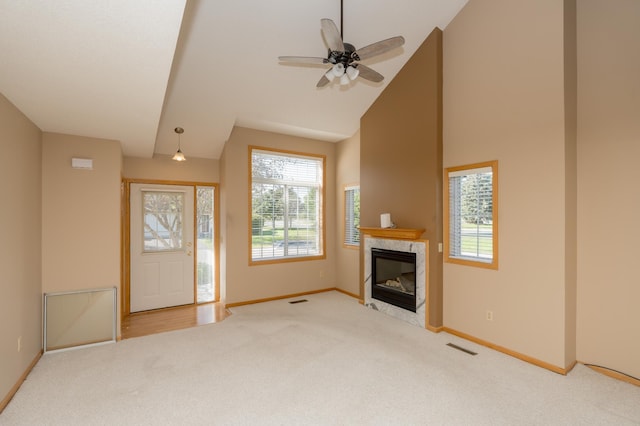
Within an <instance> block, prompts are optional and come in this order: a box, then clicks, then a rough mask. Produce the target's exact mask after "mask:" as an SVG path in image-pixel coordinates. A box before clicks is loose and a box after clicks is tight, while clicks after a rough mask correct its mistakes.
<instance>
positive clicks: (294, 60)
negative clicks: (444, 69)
mask: <svg viewBox="0 0 640 426" xmlns="http://www.w3.org/2000/svg"><path fill="white" fill-rule="evenodd" d="M320 27H321V29H322V35H323V36H324V39H325V41H326V43H327V45H328V47H329V53H328V54H327V57H326V58H321V57H309V56H279V57H278V59H279V60H280V62H283V63H289V64H304V65H330V66H331V68H329V70H328V71H326V72H325V73H324V74H323V75H322V77H320V80H319V81H318V84H316V87H324V86H326V85H327V84H329V83H330V82H331V81H333V79H334V78H340V84H341V85H347V84H349V82H350V81H353V80H355V79H356V78H358V76H360V77H362V78H364V79H365V80H369V81H373V82H374V83H379V82H381V81H382V80H384V77H383V76H382V74H380V73H378V72H377V71H374V70H373V69H371V68H369V67H368V66H366V65H364V64H362V63H360V61H364V60H366V59H370V58H373V57H374V56H378V55H381V54H383V53H386V52H388V51H390V50H392V49H395V48H397V47H400V46H402V45H403V44H404V38H403V37H402V36H397V37H391V38H389V39H386V40H382V41H378V42H376V43H373V44H370V45H368V46H365V47H363V48H361V49H356V48H355V47H354V46H353V45H352V44H349V43H345V42H344V41H343V40H342V35H341V33H342V31H338V28H337V27H336V24H335V23H334V22H333V21H332V20H331V19H326V18H324V19H321V20H320ZM340 28H341V30H342V0H341V1H340Z"/></svg>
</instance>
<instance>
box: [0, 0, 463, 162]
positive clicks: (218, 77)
mask: <svg viewBox="0 0 640 426" xmlns="http://www.w3.org/2000/svg"><path fill="white" fill-rule="evenodd" d="M343 1H344V5H343V14H342V18H343V38H344V40H345V41H346V42H349V43H351V44H353V45H354V46H355V47H356V48H359V47H363V46H366V45H368V44H371V43H373V42H376V41H379V40H382V39H386V38H389V37H393V36H397V35H402V36H403V37H404V38H405V40H406V42H405V44H404V46H403V47H402V48H399V49H396V50H394V51H391V52H388V53H386V54H384V55H381V56H379V57H376V58H373V59H371V60H369V61H365V62H363V63H365V64H366V65H368V66H370V67H371V68H373V69H375V70H376V71H378V72H380V73H381V74H383V75H384V76H385V80H384V81H383V82H381V83H371V82H368V81H365V80H362V79H360V78H359V79H357V80H356V81H354V82H352V83H350V84H349V85H348V86H340V85H339V84H337V83H332V84H331V85H329V86H326V87H324V88H320V89H318V88H316V83H317V81H318V80H319V79H320V77H321V76H322V73H323V72H324V71H325V68H328V67H322V66H321V67H318V66H292V65H284V64H281V63H279V61H278V56H282V55H295V56H317V57H326V55H327V46H326V44H325V42H324V40H323V38H322V34H321V31H320V19H321V18H329V19H332V20H333V21H334V22H335V23H336V24H337V25H338V27H340V18H341V13H340V0H305V1H299V0H268V1H265V0H233V1H224V2H223V1H216V0H186V1H185V0H171V1H167V0H135V1H132V0H92V1H86V0H0V55H1V56H2V65H1V66H0V92H1V93H2V94H4V95H5V96H6V97H7V98H8V99H9V100H10V101H11V102H12V103H13V104H14V105H15V106H16V107H17V108H19V109H20V110H21V111H22V112H23V113H24V114H25V115H26V116H27V117H29V118H30V119H31V120H32V121H33V122H34V123H35V124H36V125H37V126H38V127H40V129H41V130H43V131H49V132H58V133H67V134H74V135H81V136H91V137H97V138H105V139H114V140H118V141H121V143H122V148H123V152H124V155H126V156H134V157H146V158H150V157H152V156H154V155H171V154H172V153H173V152H174V151H175V149H176V145H177V135H176V134H175V133H174V131H173V129H174V128H175V127H177V126H180V127H183V128H184V129H185V132H184V134H183V135H182V140H181V144H182V150H183V151H184V152H185V154H186V156H187V158H188V157H202V158H212V159H216V158H219V156H220V154H221V153H222V149H223V147H224V143H225V142H226V141H227V139H228V137H229V135H230V133H231V130H232V129H233V126H234V125H238V126H243V127H250V128H254V129H260V130H267V131H274V132H279V133H284V134H290V135H298V136H306V137H312V138H316V139H321V140H327V141H334V142H335V141H338V140H342V139H344V138H347V137H349V136H351V135H353V134H354V133H355V132H356V131H357V130H358V128H359V124H360V117H361V116H362V115H363V114H364V112H366V110H367V109H368V108H369V106H370V105H371V104H372V103H373V101H374V100H375V99H376V98H377V96H378V95H379V94H380V93H381V92H382V90H383V89H384V87H385V86H386V85H387V84H388V83H389V81H391V80H392V79H393V77H394V76H395V75H396V74H397V73H398V71H399V70H400V69H401V68H402V66H403V65H404V64H405V63H406V62H407V60H408V59H409V58H410V57H411V55H412V54H413V53H414V52H415V50H416V49H417V48H418V47H419V46H420V44H421V43H422V42H423V41H424V39H425V38H426V37H427V35H429V33H430V32H431V31H432V30H433V29H434V27H439V28H441V29H444V28H445V27H446V26H447V24H448V23H449V22H450V21H451V19H452V18H453V17H454V16H455V15H456V14H457V13H458V12H459V11H460V9H461V8H462V7H463V6H464V5H465V4H466V2H467V0H394V1H391V0H343Z"/></svg>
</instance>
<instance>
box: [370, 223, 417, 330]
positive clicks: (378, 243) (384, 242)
mask: <svg viewBox="0 0 640 426" xmlns="http://www.w3.org/2000/svg"><path fill="white" fill-rule="evenodd" d="M427 244H428V241H427V240H417V239H395V238H378V237H373V236H371V235H368V234H365V235H364V305H365V306H367V307H368V308H371V309H373V310H376V311H380V312H382V313H384V314H387V315H390V316H392V317H395V318H398V319H400V320H402V321H406V322H408V323H410V324H414V325H417V326H419V327H426V326H427V303H426V302H427V288H428V280H427V258H428V253H429V248H428V245H427ZM374 251H375V252H376V254H375V256H378V255H379V254H380V253H382V254H385V253H386V254H389V253H391V254H395V253H400V254H401V258H400V259H397V258H395V257H392V258H391V259H386V260H383V262H382V263H383V264H384V263H387V261H389V260H390V261H391V262H397V261H398V260H399V262H400V264H399V265H396V266H395V268H396V269H395V270H393V268H389V269H391V270H392V271H391V273H390V272H388V270H387V269H386V267H381V269H383V270H381V271H375V270H376V268H375V267H374V265H375V264H374V261H373V257H374V254H373V252H374ZM407 255H408V256H411V258H408V257H407V258H404V257H403V256H407ZM378 262H379V260H378ZM405 263H406V264H410V265H411V264H413V265H415V266H414V272H413V275H414V276H415V281H414V282H415V289H414V291H413V293H414V294H413V295H411V294H409V295H407V294H401V299H404V301H403V302H400V303H401V304H403V305H404V306H402V307H401V306H398V304H397V303H396V300H395V299H391V300H389V299H385V300H382V299H381V297H382V298H384V297H387V296H389V295H390V294H393V295H394V296H398V295H399V294H398V293H407V291H404V292H400V291H394V290H392V289H389V288H384V287H385V286H381V285H374V282H377V281H381V280H382V278H384V282H385V284H386V282H387V280H392V281H396V282H400V283H401V284H402V286H403V288H404V290H407V289H408V286H407V285H406V282H405V281H404V280H403V279H402V278H400V279H398V277H403V274H406V275H404V279H408V278H411V272H410V270H411V266H409V265H406V264H405ZM374 271H375V272H374ZM374 273H375V280H376V281H374V280H373V278H374ZM385 273H386V274H388V275H389V276H384V274H385ZM381 274H382V275H381ZM398 274H399V275H398ZM378 284H380V283H378ZM388 286H391V287H400V286H399V285H398V284H397V283H395V284H394V283H392V282H390V283H388ZM374 289H375V290H374ZM379 290H380V291H379ZM395 290H402V289H401V288H396V289H395ZM374 291H375V293H376V295H375V297H374V295H373V292H374ZM380 293H382V296H380ZM408 293H411V291H409V292H408ZM392 297H393V296H392ZM409 298H410V299H411V301H409Z"/></svg>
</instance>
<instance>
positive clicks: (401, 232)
mask: <svg viewBox="0 0 640 426" xmlns="http://www.w3.org/2000/svg"><path fill="white" fill-rule="evenodd" d="M424 231H425V230H424V229H413V228H365V227H364V226H363V227H361V228H360V232H361V233H363V234H365V235H371V236H372V237H374V238H395V239H397V240H417V239H419V238H420V236H421V235H422V234H423V233H424Z"/></svg>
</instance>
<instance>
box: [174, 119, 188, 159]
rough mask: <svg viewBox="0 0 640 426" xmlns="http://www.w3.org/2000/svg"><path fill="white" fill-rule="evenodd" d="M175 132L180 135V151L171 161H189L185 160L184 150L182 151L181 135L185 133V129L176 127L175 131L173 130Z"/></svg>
mask: <svg viewBox="0 0 640 426" xmlns="http://www.w3.org/2000/svg"><path fill="white" fill-rule="evenodd" d="M173 131H174V132H176V133H177V134H178V150H177V151H176V153H175V154H173V157H172V158H171V159H172V160H175V161H187V159H186V158H184V154H183V153H182V149H180V135H181V134H183V133H184V129H183V128H182V127H176V128H175V129H173Z"/></svg>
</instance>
